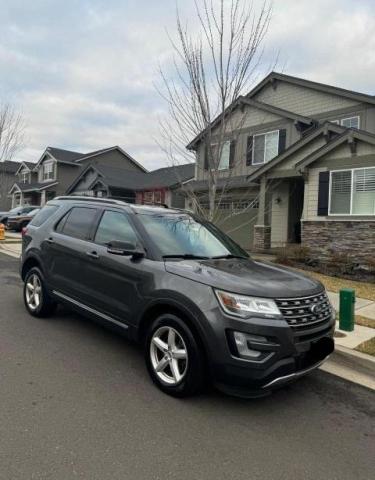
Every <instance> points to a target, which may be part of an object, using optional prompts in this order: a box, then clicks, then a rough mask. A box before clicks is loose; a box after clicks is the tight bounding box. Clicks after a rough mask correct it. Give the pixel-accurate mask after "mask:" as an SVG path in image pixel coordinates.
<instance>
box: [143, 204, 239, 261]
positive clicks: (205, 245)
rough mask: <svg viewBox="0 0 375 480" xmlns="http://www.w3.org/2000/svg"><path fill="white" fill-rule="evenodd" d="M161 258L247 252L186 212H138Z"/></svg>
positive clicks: (211, 226) (228, 254)
mask: <svg viewBox="0 0 375 480" xmlns="http://www.w3.org/2000/svg"><path fill="white" fill-rule="evenodd" d="M138 218H139V220H140V221H141V223H142V225H143V226H144V228H145V229H146V231H147V233H148V234H149V236H150V237H151V239H152V240H153V242H154V243H155V244H156V245H157V247H158V249H159V250H160V252H161V254H162V256H163V257H165V258H173V257H182V258H194V257H198V258H214V257H215V258H220V257H221V258H230V257H241V258H247V257H248V255H247V253H246V252H245V251H244V250H242V248H241V247H239V246H238V245H237V244H236V243H235V242H233V240H231V239H230V238H229V237H228V236H227V235H225V234H224V233H223V232H221V231H220V230H219V229H218V228H216V227H215V226H214V225H213V224H211V223H209V222H205V221H203V220H202V221H199V220H197V219H195V218H193V217H192V216H190V215H186V214H181V215H176V214H163V215H155V214H144V213H141V214H139V215H138Z"/></svg>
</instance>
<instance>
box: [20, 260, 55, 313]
mask: <svg viewBox="0 0 375 480" xmlns="http://www.w3.org/2000/svg"><path fill="white" fill-rule="evenodd" d="M23 300H24V303H25V307H26V309H27V311H28V312H29V313H30V315H33V316H34V317H40V318H42V317H48V316H50V315H52V314H53V312H54V311H55V309H56V305H57V304H56V302H55V301H54V300H52V298H51V297H50V295H49V293H48V291H47V289H46V287H45V282H44V278H43V274H42V272H41V271H40V270H39V268H37V267H33V268H31V269H30V270H29V271H28V272H27V274H26V277H25V283H24V287H23Z"/></svg>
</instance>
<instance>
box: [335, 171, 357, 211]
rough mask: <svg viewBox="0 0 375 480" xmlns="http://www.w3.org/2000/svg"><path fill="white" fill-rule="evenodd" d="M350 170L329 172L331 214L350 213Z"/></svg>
mask: <svg viewBox="0 0 375 480" xmlns="http://www.w3.org/2000/svg"><path fill="white" fill-rule="evenodd" d="M351 184H352V172H351V170H348V171H344V172H332V174H331V209H330V213H333V214H336V215H337V214H343V215H344V214H350V197H351Z"/></svg>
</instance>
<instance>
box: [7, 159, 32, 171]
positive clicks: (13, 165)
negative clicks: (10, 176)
mask: <svg viewBox="0 0 375 480" xmlns="http://www.w3.org/2000/svg"><path fill="white" fill-rule="evenodd" d="M21 163H24V164H25V165H27V166H28V167H29V168H30V169H32V168H34V167H35V163H31V162H14V161H12V160H5V161H4V162H1V163H0V169H1V171H3V172H6V173H16V171H17V170H18V169H19V168H20V166H21Z"/></svg>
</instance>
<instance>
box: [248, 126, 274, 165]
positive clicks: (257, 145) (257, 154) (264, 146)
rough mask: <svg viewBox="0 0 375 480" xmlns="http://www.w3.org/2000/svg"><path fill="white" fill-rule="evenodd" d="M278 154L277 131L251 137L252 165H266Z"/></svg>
mask: <svg viewBox="0 0 375 480" xmlns="http://www.w3.org/2000/svg"><path fill="white" fill-rule="evenodd" d="M278 153H279V131H278V130H275V131H273V132H268V133H262V134H260V135H254V137H253V165H260V164H262V163H267V162H269V161H270V160H272V159H273V158H274V157H276V156H277V154H278Z"/></svg>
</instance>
